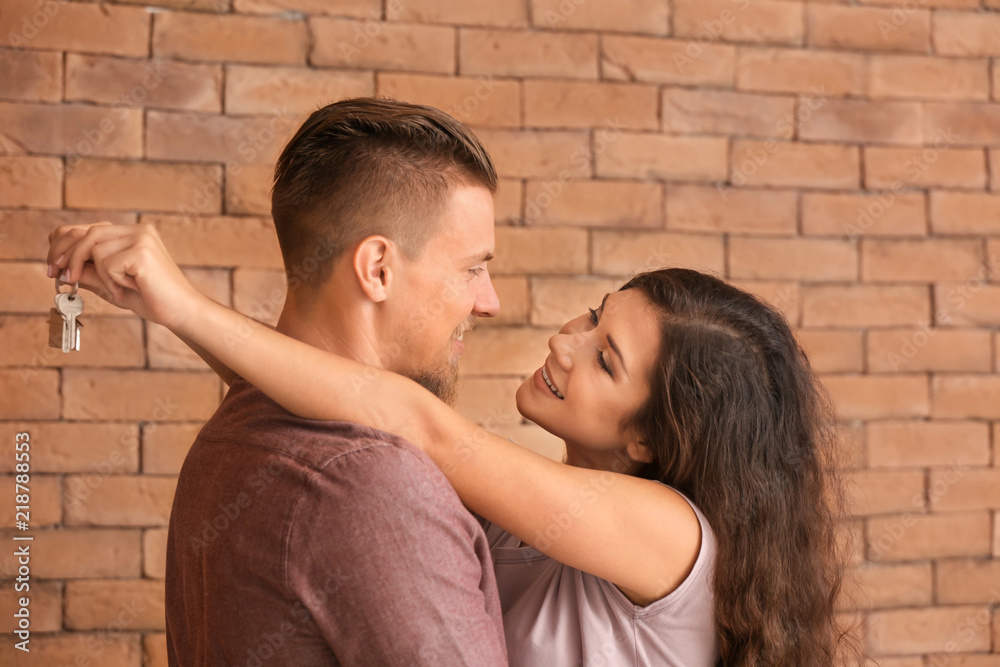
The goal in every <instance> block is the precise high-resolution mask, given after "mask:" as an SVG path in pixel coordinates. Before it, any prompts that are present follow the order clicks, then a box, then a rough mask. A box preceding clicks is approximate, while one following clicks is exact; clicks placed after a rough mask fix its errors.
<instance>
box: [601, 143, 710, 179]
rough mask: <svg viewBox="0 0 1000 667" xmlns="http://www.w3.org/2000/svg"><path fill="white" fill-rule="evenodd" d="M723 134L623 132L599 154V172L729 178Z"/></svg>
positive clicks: (621, 175)
mask: <svg viewBox="0 0 1000 667" xmlns="http://www.w3.org/2000/svg"><path fill="white" fill-rule="evenodd" d="M727 148H728V142H727V141H726V140H725V139H723V138H722V137H671V136H665V135H661V134H645V133H639V132H622V133H621V134H620V135H619V136H617V137H615V138H613V139H612V140H610V141H609V142H608V144H607V148H606V149H605V150H604V151H602V152H600V153H597V174H598V175H599V176H607V177H612V178H643V179H677V180H693V181H719V180H723V179H725V177H726V168H727V165H728V159H727Z"/></svg>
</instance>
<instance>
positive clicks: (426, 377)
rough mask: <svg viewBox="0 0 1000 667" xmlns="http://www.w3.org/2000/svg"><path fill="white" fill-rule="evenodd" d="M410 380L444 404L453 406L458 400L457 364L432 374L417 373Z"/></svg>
mask: <svg viewBox="0 0 1000 667" xmlns="http://www.w3.org/2000/svg"><path fill="white" fill-rule="evenodd" d="M411 379H412V380H413V381H414V382H416V383H417V384H419V385H420V386H421V387H423V388H424V389H426V390H427V391H429V392H431V393H432V394H434V395H435V396H437V397H438V398H440V399H441V400H442V401H443V402H444V403H445V404H447V405H451V406H454V405H455V401H456V400H457V399H458V364H451V365H449V367H448V368H446V369H442V370H438V371H434V372H432V373H419V374H416V375H414V376H413V377H412V378H411Z"/></svg>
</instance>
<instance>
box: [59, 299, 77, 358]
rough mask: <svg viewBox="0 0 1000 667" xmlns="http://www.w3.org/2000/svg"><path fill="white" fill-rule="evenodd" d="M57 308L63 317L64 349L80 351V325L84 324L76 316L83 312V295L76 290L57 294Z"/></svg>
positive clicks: (64, 350) (66, 350)
mask: <svg viewBox="0 0 1000 667" xmlns="http://www.w3.org/2000/svg"><path fill="white" fill-rule="evenodd" d="M56 310H58V311H59V314H60V315H62V319H63V335H62V351H63V352H72V351H79V350H80V327H82V326H83V325H82V323H80V322H77V319H76V318H77V316H79V315H80V313H82V312H83V297H81V296H80V295H79V294H77V293H76V291H75V290H74V291H73V292H72V293H70V294H57V295H56Z"/></svg>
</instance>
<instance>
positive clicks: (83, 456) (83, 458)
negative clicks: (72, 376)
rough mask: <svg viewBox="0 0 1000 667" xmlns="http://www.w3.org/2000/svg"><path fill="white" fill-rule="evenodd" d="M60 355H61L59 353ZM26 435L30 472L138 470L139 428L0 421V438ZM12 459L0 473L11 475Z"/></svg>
mask: <svg viewBox="0 0 1000 667" xmlns="http://www.w3.org/2000/svg"><path fill="white" fill-rule="evenodd" d="M60 354H62V353H61V352H60ZM16 433H28V435H29V437H30V442H32V443H35V442H38V443H44V446H41V447H33V448H32V449H31V469H32V471H33V472H36V473H65V472H93V471H104V472H107V473H123V472H138V471H139V454H138V450H139V428H138V427H137V426H136V425H135V424H109V423H105V424H101V423H86V424H83V423H81V424H75V423H70V422H2V423H0V437H4V438H6V440H5V442H14V435H15V434H16ZM13 471H14V459H13V457H11V458H10V460H9V461H0V472H13Z"/></svg>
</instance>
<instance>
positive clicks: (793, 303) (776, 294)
mask: <svg viewBox="0 0 1000 667" xmlns="http://www.w3.org/2000/svg"><path fill="white" fill-rule="evenodd" d="M727 282H729V283H731V284H733V285H734V286H736V287H738V288H740V289H741V290H743V291H744V292H749V293H750V294H753V295H754V296H756V297H757V298H758V299H761V300H763V301H764V302H765V303H767V304H768V305H770V306H772V307H773V308H776V309H777V310H778V311H779V312H780V313H781V314H782V315H784V316H785V319H786V320H787V321H788V324H789V326H793V327H794V326H797V325H798V323H799V284H798V283H796V282H787V281H768V280H729V281H727Z"/></svg>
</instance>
